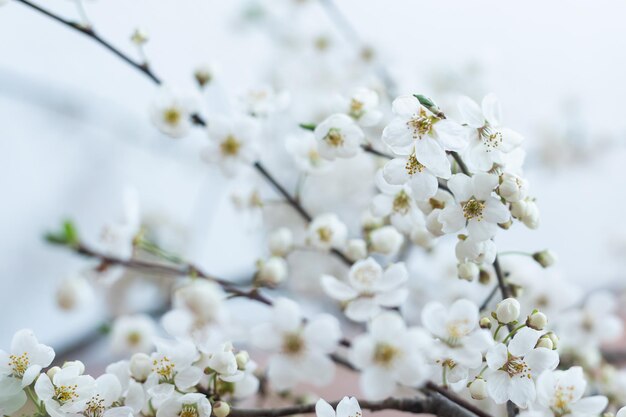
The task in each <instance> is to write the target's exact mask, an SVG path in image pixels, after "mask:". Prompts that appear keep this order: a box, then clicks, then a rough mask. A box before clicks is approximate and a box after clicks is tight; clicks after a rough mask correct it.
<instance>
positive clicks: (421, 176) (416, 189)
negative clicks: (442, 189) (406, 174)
mask: <svg viewBox="0 0 626 417" xmlns="http://www.w3.org/2000/svg"><path fill="white" fill-rule="evenodd" d="M409 186H410V187H411V192H412V194H413V198H415V199H416V200H418V201H423V200H428V199H429V198H430V197H432V196H434V195H435V194H437V190H438V189H439V182H438V181H437V178H436V177H435V176H434V175H432V174H430V173H428V172H425V171H424V172H420V173H417V174H415V175H414V176H413V178H411V180H410V181H409Z"/></svg>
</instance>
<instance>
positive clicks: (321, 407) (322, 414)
mask: <svg viewBox="0 0 626 417" xmlns="http://www.w3.org/2000/svg"><path fill="white" fill-rule="evenodd" d="M315 414H316V415H317V417H335V410H333V407H331V405H330V404H328V403H327V402H326V401H324V400H323V399H321V398H320V399H319V400H317V403H316V404H315Z"/></svg>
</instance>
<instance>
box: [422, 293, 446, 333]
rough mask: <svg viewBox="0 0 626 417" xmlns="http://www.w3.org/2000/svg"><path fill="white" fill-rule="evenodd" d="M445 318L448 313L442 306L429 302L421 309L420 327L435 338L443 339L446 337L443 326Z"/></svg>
mask: <svg viewBox="0 0 626 417" xmlns="http://www.w3.org/2000/svg"><path fill="white" fill-rule="evenodd" d="M447 316H448V312H447V311H446V308H445V307H444V306H443V304H441V303H439V302H436V301H431V302H429V303H427V304H426V305H425V306H424V308H422V317H421V320H422V326H424V327H426V329H428V331H429V332H431V333H432V334H434V335H435V336H438V337H441V338H445V337H447V330H446V326H445V322H446V320H447Z"/></svg>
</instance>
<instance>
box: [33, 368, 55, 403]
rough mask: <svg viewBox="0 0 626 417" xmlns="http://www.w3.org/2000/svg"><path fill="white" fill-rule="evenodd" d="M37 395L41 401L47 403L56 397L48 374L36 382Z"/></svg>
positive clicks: (41, 376)
mask: <svg viewBox="0 0 626 417" xmlns="http://www.w3.org/2000/svg"><path fill="white" fill-rule="evenodd" d="M35 393H37V397H39V399H41V400H43V401H46V400H49V399H51V398H52V397H53V396H54V386H53V385H52V381H50V378H49V377H48V375H46V374H41V375H40V376H39V378H37V381H36V382H35Z"/></svg>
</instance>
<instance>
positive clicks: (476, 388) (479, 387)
mask: <svg viewBox="0 0 626 417" xmlns="http://www.w3.org/2000/svg"><path fill="white" fill-rule="evenodd" d="M469 392H470V395H471V396H472V398H473V399H475V400H484V399H485V398H487V381H485V380H484V379H482V378H476V379H475V380H473V381H472V382H471V383H470V385H469Z"/></svg>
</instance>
